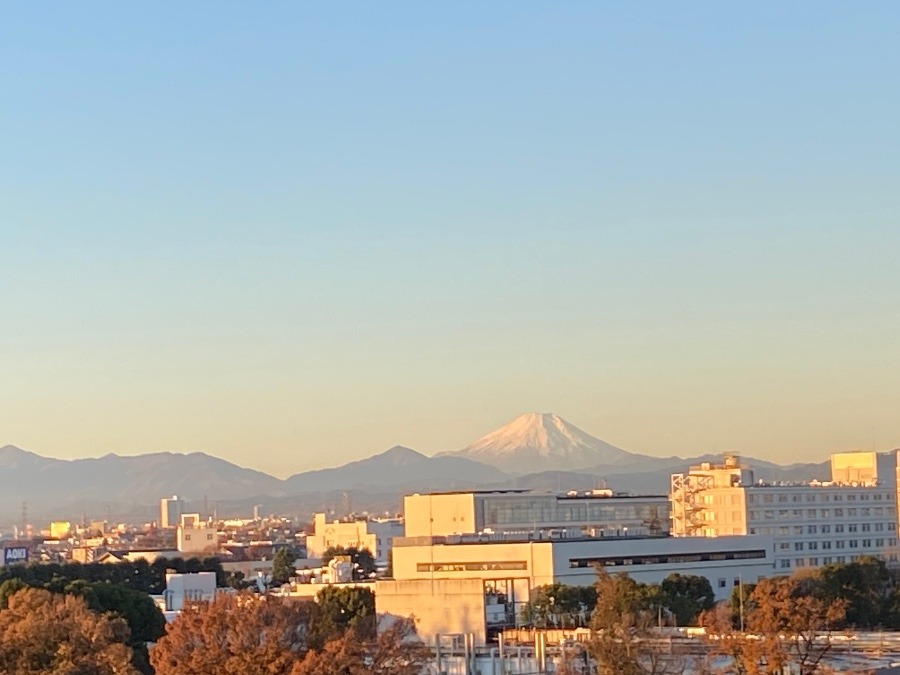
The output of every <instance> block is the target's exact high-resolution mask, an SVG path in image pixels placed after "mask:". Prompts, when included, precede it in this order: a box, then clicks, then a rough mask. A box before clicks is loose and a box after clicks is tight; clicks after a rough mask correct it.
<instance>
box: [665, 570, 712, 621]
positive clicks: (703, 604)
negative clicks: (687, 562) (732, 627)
mask: <svg viewBox="0 0 900 675" xmlns="http://www.w3.org/2000/svg"><path fill="white" fill-rule="evenodd" d="M659 598H660V601H661V602H662V605H663V606H664V607H665V608H666V609H668V610H669V611H670V612H672V614H673V615H674V617H675V621H676V623H677V625H679V626H691V625H694V624H695V623H696V621H697V617H698V616H700V613H701V612H705V611H709V610H711V609H712V608H713V607H714V606H715V604H716V594H715V593H713V589H712V586H711V585H710V583H709V579H707V578H706V577H701V576H697V575H693V574H678V573H677V572H676V573H673V574H670V575H669V576H667V577H666V578H665V579H663V581H662V583H661V584H660V585H659Z"/></svg>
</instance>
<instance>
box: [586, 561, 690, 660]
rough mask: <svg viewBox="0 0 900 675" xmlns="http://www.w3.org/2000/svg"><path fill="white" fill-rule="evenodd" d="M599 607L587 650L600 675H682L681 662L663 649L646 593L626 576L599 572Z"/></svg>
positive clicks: (597, 585) (603, 571)
mask: <svg viewBox="0 0 900 675" xmlns="http://www.w3.org/2000/svg"><path fill="white" fill-rule="evenodd" d="M595 588H596V589H597V604H596V605H595V607H594V611H593V614H592V615H591V629H592V633H593V634H592V637H591V640H590V642H589V643H588V645H587V651H588V653H589V655H590V656H591V658H593V659H594V661H595V662H596V664H597V673H598V675H675V674H679V675H680V673H683V672H684V670H685V664H684V662H683V661H682V660H681V659H678V658H677V657H674V656H673V655H671V654H669V653H666V651H665V650H663V649H660V647H659V641H658V639H657V638H658V636H657V635H656V634H655V632H654V630H653V627H654V626H655V625H656V622H657V617H656V613H655V612H651V611H649V609H648V604H647V599H646V592H647V589H646V587H645V586H644V585H643V584H639V583H637V582H636V581H634V580H633V579H631V578H630V577H628V576H627V575H624V574H616V575H610V574H608V573H607V572H606V571H605V570H603V569H599V570H598V571H597V583H596V584H595Z"/></svg>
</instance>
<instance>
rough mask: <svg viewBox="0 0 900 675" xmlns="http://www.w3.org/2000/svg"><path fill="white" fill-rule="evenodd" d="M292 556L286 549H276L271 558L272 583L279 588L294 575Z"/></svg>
mask: <svg viewBox="0 0 900 675" xmlns="http://www.w3.org/2000/svg"><path fill="white" fill-rule="evenodd" d="M294 572H295V570H294V556H293V554H292V553H291V552H290V551H289V550H288V549H286V548H281V549H278V551H277V552H276V553H275V556H274V557H273V558H272V583H273V584H275V585H277V586H281V585H283V584H286V583H287V582H288V581H290V579H291V577H292V576H293V575H294Z"/></svg>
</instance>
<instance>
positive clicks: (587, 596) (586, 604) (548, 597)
mask: <svg viewBox="0 0 900 675" xmlns="http://www.w3.org/2000/svg"><path fill="white" fill-rule="evenodd" d="M596 604H597V589H596V588H594V587H593V586H568V585H566V584H560V583H556V584H548V585H546V586H539V587H538V588H536V589H535V590H534V591H533V592H532V594H531V601H530V602H529V603H528V605H527V607H526V608H525V613H526V619H527V620H528V621H529V622H530V623H531V624H532V625H534V626H537V627H540V628H546V627H547V626H560V627H563V628H565V627H573V628H574V627H577V626H583V625H584V624H585V621H586V619H587V617H588V616H589V615H590V613H591V610H593V609H594V605H596Z"/></svg>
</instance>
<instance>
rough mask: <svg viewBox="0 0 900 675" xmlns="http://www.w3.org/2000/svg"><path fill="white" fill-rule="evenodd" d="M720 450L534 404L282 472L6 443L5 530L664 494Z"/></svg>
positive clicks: (800, 473) (194, 458) (814, 469)
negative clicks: (73, 454)
mask: <svg viewBox="0 0 900 675" xmlns="http://www.w3.org/2000/svg"><path fill="white" fill-rule="evenodd" d="M720 459H721V458H720V457H718V456H714V455H701V456H696V457H688V458H679V457H652V456H649V455H640V454H636V453H631V452H627V451H626V450H622V449H621V448H617V447H615V446H613V445H610V444H609V443H606V442H604V441H601V440H600V439H598V438H595V437H594V436H591V435H590V434H588V433H587V432H585V431H582V430H581V429H579V428H577V427H575V426H574V425H572V424H570V423H569V422H567V421H566V420H564V419H562V418H561V417H559V416H558V415H554V414H552V413H528V414H525V415H521V416H519V417H518V418H516V419H515V420H513V421H512V422H510V423H509V424H506V425H504V426H503V427H501V428H499V429H497V430H495V431H492V432H491V433H489V434H487V435H486V436H484V437H483V438H480V439H479V440H477V441H475V442H474V443H472V444H470V445H468V446H467V447H465V448H463V449H462V450H458V451H455V452H447V453H440V454H438V455H436V456H434V457H428V456H426V455H423V454H422V453H419V452H416V451H415V450H411V449H410V448H405V447H402V446H396V447H393V448H391V449H389V450H387V451H385V452H382V453H380V454H376V455H373V456H371V457H368V458H367V459H363V460H359V461H355V462H350V463H349V464H345V465H343V466H339V467H335V468H332V469H322V470H317V471H307V472H303V473H298V474H296V475H293V476H291V477H289V478H287V479H285V480H280V479H278V478H275V477H273V476H270V475H268V474H265V473H263V472H261V471H254V470H252V469H247V468H243V467H240V466H237V465H236V464H232V463H231V462H227V461H225V460H222V459H219V458H217V457H213V456H211V455H208V454H205V453H202V452H193V453H189V454H179V453H171V452H159V453H151V454H145V455H137V456H130V457H121V456H119V455H114V454H110V455H105V456H104V457H100V458H96V459H77V460H61V459H52V458H48V457H42V456H40V455H38V454H35V453H32V452H28V451H25V450H22V449H20V448H17V447H15V446H12V445H7V446H5V447H2V448H0V528H8V527H11V525H12V524H14V523H18V522H20V519H21V510H22V502H27V504H28V506H27V508H28V512H29V514H30V515H29V520H30V521H31V522H33V523H40V522H43V521H44V520H48V519H50V518H60V517H62V518H66V519H77V518H80V517H81V516H82V515H85V516H87V517H89V518H103V517H107V516H108V517H111V518H113V519H115V520H118V519H122V518H129V519H153V518H155V517H156V513H157V511H156V509H157V505H158V504H159V499H160V498H161V497H166V496H170V495H173V494H178V495H180V496H183V497H185V498H186V499H188V500H189V502H191V508H192V510H197V511H204V510H208V511H209V512H212V511H213V509H218V513H219V515H222V516H232V515H235V516H236V515H247V514H249V513H250V512H252V508H253V505H254V504H262V505H263V507H264V511H265V512H279V513H284V514H288V515H296V516H299V517H304V518H308V517H309V515H310V513H311V512H312V511H315V510H334V511H338V512H340V511H344V510H347V509H348V508H353V509H355V510H356V511H362V510H370V511H372V512H376V511H377V512H383V511H391V512H395V511H397V510H398V509H399V508H400V503H401V501H402V500H401V496H402V494H404V493H409V492H415V491H420V492H421V491H425V490H455V489H510V488H528V489H535V490H543V491H551V492H557V491H568V490H587V489H590V488H594V487H598V486H606V487H609V488H612V489H613V490H617V491H627V492H631V493H636V494H665V493H666V492H667V491H668V485H669V476H670V474H672V473H678V472H681V471H685V470H686V469H687V468H688V466H690V465H692V464H697V463H699V462H704V461H710V462H716V461H719V460H720ZM743 460H744V462H745V463H747V464H749V465H751V466H752V468H753V469H754V470H755V471H756V475H757V477H758V478H765V479H766V480H811V479H813V478H827V477H828V475H829V469H828V462H823V463H820V464H793V465H790V466H779V465H777V464H773V463H771V462H766V461H762V460H757V459H754V458H752V457H744V458H743Z"/></svg>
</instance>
